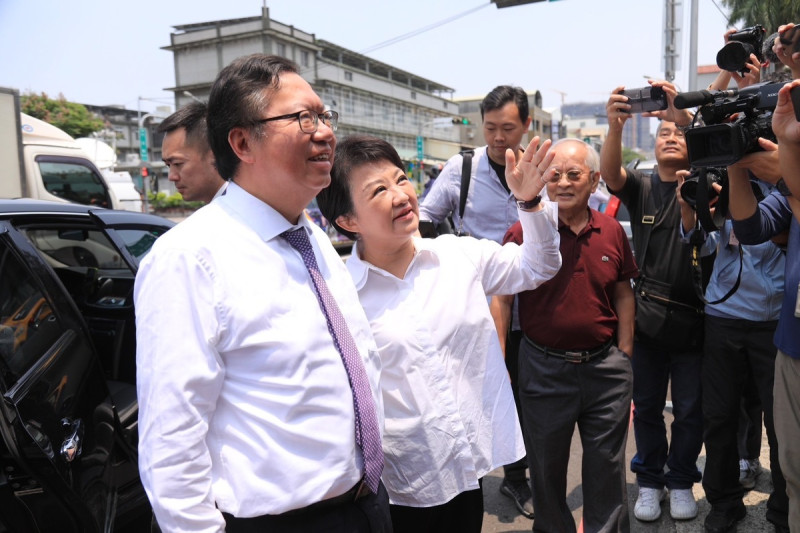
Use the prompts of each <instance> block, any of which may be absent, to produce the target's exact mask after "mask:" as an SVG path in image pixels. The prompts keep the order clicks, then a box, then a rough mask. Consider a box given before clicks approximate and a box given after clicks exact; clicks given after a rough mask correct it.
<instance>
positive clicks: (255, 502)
mask: <svg viewBox="0 0 800 533" xmlns="http://www.w3.org/2000/svg"><path fill="white" fill-rule="evenodd" d="M337 119H338V116H337V115H336V113H334V112H330V111H325V108H324V106H323V104H322V101H321V100H320V98H319V97H318V96H317V94H316V93H314V91H313V90H312V88H311V86H310V85H309V84H308V83H307V82H306V81H305V80H304V79H303V78H302V77H301V76H300V75H299V74H298V73H297V67H296V65H294V63H292V62H290V61H288V60H286V59H284V58H281V57H277V56H266V55H263V54H254V55H252V56H247V57H242V58H239V59H237V60H235V61H234V62H233V63H231V64H230V65H228V66H227V67H226V68H224V69H223V70H222V72H220V74H219V76H218V77H217V80H216V81H215V83H214V85H213V87H212V89H211V95H210V99H209V104H208V126H209V141H210V145H211V148H212V150H213V151H214V157H215V159H216V164H217V168H218V169H219V171H220V174H221V175H222V176H223V177H224V178H226V179H228V180H230V183H229V186H228V188H227V191H226V193H225V195H223V196H220V197H219V198H217V199H216V200H215V201H214V202H212V203H210V204H209V205H207V206H205V207H203V208H202V209H200V210H198V211H197V212H196V213H195V214H193V215H192V216H191V217H189V218H188V219H187V220H185V221H184V222H181V224H179V225H178V226H176V227H175V228H173V229H172V230H170V231H169V232H168V233H167V234H166V235H164V236H163V237H162V238H161V239H159V240H158V242H157V243H156V245H155V246H154V247H153V250H152V251H151V252H150V254H149V255H148V256H147V257H146V258H145V260H144V261H143V262H142V266H141V268H140V269H139V273H138V275H137V279H136V289H135V302H136V310H137V341H138V348H137V368H138V383H137V386H138V394H139V404H140V411H139V427H140V432H141V435H140V445H139V454H140V456H139V468H140V472H141V477H142V482H143V484H144V487H145V489H146V491H147V494H148V497H149V498H150V501H151V503H152V505H153V510H154V512H155V516H156V518H157V520H158V522H159V525H160V526H161V528H162V530H164V531H192V532H201V531H202V532H221V531H227V532H233V533H236V532H250V531H270V532H272V531H287V532H288V531H291V532H298V531H299V532H303V531H309V532H311V531H319V530H322V529H323V527H324V528H326V529H325V531H348V532H350V531H353V532H365V533H366V532H383V531H391V526H390V521H389V512H388V498H387V496H386V491H385V489H384V488H383V485H379V484H378V483H377V478H376V477H375V473H376V472H377V474H378V476H379V474H380V468H381V467H382V466H381V465H382V464H383V461H382V455H381V456H380V465H379V466H378V467H377V470H376V468H375V465H376V462H375V461H374V460H373V459H372V458H374V457H375V455H371V452H370V451H369V450H371V449H372V448H370V446H369V445H368V444H362V440H361V439H362V438H365V437H364V434H365V432H364V431H359V428H362V427H363V425H362V422H363V419H364V418H365V416H364V413H366V412H367V411H365V408H366V409H368V410H370V412H371V413H372V419H373V421H374V422H373V425H372V427H373V428H374V429H375V432H374V433H370V435H371V434H374V435H376V436H377V437H379V436H380V433H381V432H382V427H383V406H382V401H381V396H380V386H379V377H380V359H379V357H378V355H377V352H376V347H375V342H374V340H373V338H372V334H371V332H370V330H369V324H368V322H367V320H366V317H365V315H364V312H363V310H362V308H361V306H360V304H359V301H358V296H357V294H356V291H355V288H354V286H353V283H352V281H351V279H350V277H349V275H348V273H347V271H346V269H345V266H344V264H343V263H342V261H341V259H340V258H339V256H338V254H337V253H336V252H335V250H334V249H333V247H332V246H331V244H330V241H329V240H328V237H327V236H326V235H325V234H324V233H323V232H322V231H321V230H320V229H319V228H317V227H316V226H315V225H314V224H312V223H310V222H309V221H308V220H307V218H306V217H304V216H302V213H303V208H304V207H305V206H306V205H307V204H308V203H309V202H310V201H311V199H312V198H313V197H314V196H315V195H316V194H317V192H318V191H319V190H320V189H322V188H323V187H325V186H326V185H328V183H329V181H330V170H331V164H332V160H333V152H334V148H335V145H336V139H335V137H334V134H333V131H334V129H335V128H336V121H337ZM294 230H299V231H297V232H295V233H293V234H291V235H289V236H287V235H288V234H287V233H286V232H289V231H294ZM301 234H302V235H303V237H302V240H305V238H306V237H307V239H308V241H310V246H311V250H310V251H309V253H307V254H303V253H302V252H301V253H298V250H296V249H295V248H294V247H293V246H294V244H290V242H291V241H292V239H293V238H294V237H298V235H301ZM298 238H300V237H298ZM307 251H308V250H307ZM311 251H313V253H310V252H311ZM309 256H311V258H309ZM312 260H315V261H316V264H317V265H318V273H319V274H318V275H317V277H315V278H313V279H314V280H315V281H314V285H312V277H310V276H313V275H314V274H310V272H312V270H313V271H314V272H315V274H316V270H314V269H312V268H311V267H308V266H307V265H308V263H309V262H311V261H312ZM320 276H321V279H322V283H323V285H324V286H325V287H326V288H327V289H326V290H325V292H328V291H329V294H328V296H331V297H332V299H333V300H335V304H334V305H335V306H338V310H340V311H341V315H342V316H344V317H345V320H344V321H343V322H346V324H344V326H346V328H345V329H346V330H349V336H348V339H349V337H352V339H349V341H350V342H349V346H350V347H351V348H353V349H352V350H350V351H349V353H350V354H354V355H352V357H351V358H349V359H348V358H347V357H345V356H344V355H343V354H342V355H340V351H339V347H340V344H341V342H340V340H337V341H336V343H334V337H333V335H334V333H333V332H336V333H337V334H341V331H342V328H341V326H342V324H341V323H336V324H335V325H333V326H329V321H328V320H327V317H326V315H330V313H329V312H327V311H323V306H324V305H330V301H329V300H325V302H326V303H325V304H323V303H322V302H323V300H324V297H323V296H320V299H319V300H318V297H317V292H316V290H315V287H317V286H318V285H317V284H318V283H320V281H319V279H318V278H319V277H320ZM320 293H321V294H322V293H323V291H322V290H320ZM327 309H328V310H330V307H328V308H327ZM329 327H331V330H330V331H331V332H330V333H329ZM341 338H342V337H337V339H341ZM345 344H348V343H345ZM342 351H343V352H345V351H347V350H346V349H344V348H343V349H342ZM343 359H344V362H345V364H348V363H349V365H350V366H348V367H347V370H346V369H345V364H343ZM354 361H355V363H356V366H357V367H359V368H360V372H361V377H365V378H366V379H363V380H362V381H361V382H360V385H361V386H359V387H356V386H354V387H353V388H351V386H350V382H349V376H348V373H351V372H352V368H353V366H352V365H353V362H354ZM365 385H366V387H365ZM356 389H358V390H360V391H364V390H365V389H366V397H367V399H368V403H364V399H363V398H364V394H361V396H360V398H361V400H360V401H361V403H358V401H359V400H356V399H355V398H356V397H357V396H359V395H358V393H356V392H355V391H356ZM357 411H358V412H360V413H362V416H361V417H359V418H357V415H356V412H357ZM367 418H369V417H367ZM357 431H358V434H357ZM373 441H374V440H373ZM377 445H378V446H380V441H379V440H378V442H377ZM378 449H380V448H378ZM362 450H364V451H363V452H362ZM365 480H366V481H365ZM367 487H373V488H374V490H371V489H369V488H367Z"/></svg>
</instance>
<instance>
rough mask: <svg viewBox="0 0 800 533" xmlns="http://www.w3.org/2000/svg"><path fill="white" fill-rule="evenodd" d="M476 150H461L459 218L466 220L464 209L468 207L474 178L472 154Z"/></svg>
mask: <svg viewBox="0 0 800 533" xmlns="http://www.w3.org/2000/svg"><path fill="white" fill-rule="evenodd" d="M473 155H475V151H474V150H464V151H463V152H461V157H462V162H461V197H460V198H459V200H458V218H460V219H461V220H462V225H463V220H464V209H465V208H466V207H467V196H469V182H470V179H471V178H472V156H473Z"/></svg>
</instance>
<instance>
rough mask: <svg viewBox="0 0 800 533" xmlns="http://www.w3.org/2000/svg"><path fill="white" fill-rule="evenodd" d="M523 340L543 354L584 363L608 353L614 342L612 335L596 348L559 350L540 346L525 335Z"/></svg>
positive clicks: (571, 361) (569, 361)
mask: <svg viewBox="0 0 800 533" xmlns="http://www.w3.org/2000/svg"><path fill="white" fill-rule="evenodd" d="M525 340H526V341H527V342H528V344H530V345H531V346H533V347H534V348H536V349H537V350H539V351H540V352H542V353H543V354H544V355H545V356H551V355H552V356H553V357H558V358H559V359H563V360H565V361H566V362H568V363H586V362H588V361H591V360H592V359H594V358H596V357H600V356H604V355H606V354H607V353H608V350H609V349H610V348H611V346H612V345H613V344H614V337H611V338H610V339H608V340H607V341H606V342H605V343H604V344H602V345H601V346H598V347H597V348H592V349H590V350H576V351H571V350H559V349H557V348H548V347H547V346H541V345H539V344H536V343H535V342H533V341H532V340H531V339H530V338H528V336H527V335H525Z"/></svg>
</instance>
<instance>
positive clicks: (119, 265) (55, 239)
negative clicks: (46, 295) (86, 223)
mask: <svg viewBox="0 0 800 533" xmlns="http://www.w3.org/2000/svg"><path fill="white" fill-rule="evenodd" d="M23 231H24V233H25V235H26V236H27V237H28V240H30V241H31V243H32V244H33V245H34V246H35V247H36V248H38V249H39V251H40V252H42V255H43V256H44V257H45V260H47V261H48V263H50V266H52V267H54V268H59V267H77V266H80V267H96V268H102V269H128V265H127V264H125V261H124V260H123V258H122V254H120V252H119V251H118V250H117V249H116V248H115V247H114V245H113V244H112V243H111V241H110V240H109V239H108V237H107V236H106V235H105V233H103V232H102V231H100V230H93V229H85V228H81V227H74V228H70V227H59V228H42V227H34V228H27V229H24V230H23Z"/></svg>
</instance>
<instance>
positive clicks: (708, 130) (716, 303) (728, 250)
mask: <svg viewBox="0 0 800 533" xmlns="http://www.w3.org/2000/svg"><path fill="white" fill-rule="evenodd" d="M756 28H757V30H756V29H754V28H748V29H747V30H744V31H742V32H729V33H728V34H726V41H727V43H726V45H725V47H723V49H722V50H721V51H720V54H719V55H718V61H719V58H720V56H722V55H724V53H728V55H733V52H731V50H739V51H741V50H742V49H743V48H744V45H743V44H742V43H740V42H735V41H731V39H733V38H735V37H741V36H745V37H747V38H752V39H754V42H753V43H752V46H749V45H748V47H747V48H746V49H747V50H748V51H749V52H750V53H749V54H748V58H749V60H748V61H747V62H746V65H741V64H740V63H736V64H733V63H728V64H726V65H725V66H723V65H720V66H721V67H723V68H726V69H727V71H730V72H723V73H721V74H720V76H719V77H718V78H717V80H716V82H715V84H713V85H714V86H716V87H720V88H723V87H726V86H727V85H728V82H729V80H730V78H731V77H734V79H735V81H736V83H737V86H738V88H737V89H735V90H724V91H699V92H696V93H683V94H679V95H678V96H677V97H676V99H675V105H676V107H681V108H685V107H690V106H693V105H700V106H701V107H700V109H699V111H698V114H699V116H700V117H702V121H703V122H704V124H705V125H701V126H697V127H694V128H692V129H689V130H688V131H687V132H686V142H687V147H688V151H689V161H690V162H691V163H692V165H693V167H695V168H694V169H693V170H692V172H691V173H690V172H681V173H679V178H678V179H679V193H678V194H677V200H678V203H679V204H680V207H681V228H680V232H681V236H682V239H683V241H684V242H686V243H691V244H692V245H693V265H694V268H695V287H696V290H698V291H699V292H700V291H702V286H701V285H700V278H701V276H700V271H699V268H698V266H699V264H700V263H699V257H698V256H710V255H712V254H716V257H715V259H714V265H713V269H712V271H711V278H710V280H709V283H708V286H707V288H706V290H705V294H704V295H703V294H702V293H701V297H702V298H703V300H704V301H705V325H704V326H705V337H704V346H703V354H704V360H703V370H702V383H703V424H704V431H703V442H704V444H705V448H706V466H705V469H704V472H703V488H704V490H705V492H706V497H707V499H708V501H709V503H710V504H711V511H710V512H709V514H708V515H707V516H706V519H705V529H706V531H708V532H710V533H714V532H726V531H730V530H733V528H734V527H735V524H736V523H737V522H739V521H740V520H742V519H743V518H744V517H745V515H746V513H747V510H746V508H745V505H744V503H743V496H744V492H745V488H744V487H743V486H742V485H741V484H740V483H739V476H738V474H739V468H738V466H739V462H740V458H742V457H743V456H741V455H740V450H739V446H738V445H737V444H738V429H739V425H740V423H741V419H740V409H739V407H740V405H741V403H742V400H743V398H744V397H745V394H744V393H745V390H746V387H747V386H748V383H752V384H753V385H754V386H755V389H756V391H757V393H758V397H759V399H760V402H761V405H762V407H763V410H764V424H765V427H766V431H767V439H768V441H769V445H770V465H771V468H770V470H771V473H772V482H773V487H774V489H773V492H772V494H771V495H770V499H769V503H768V505H767V519H768V520H769V521H770V522H772V523H773V524H775V527H776V530H777V531H782V530H783V528H785V527H787V525H788V523H787V513H788V498H787V496H786V492H785V485H786V483H785V480H784V478H783V475H782V472H781V468H780V462H779V460H778V450H779V447H778V441H777V438H776V436H775V428H774V425H773V416H772V414H773V413H772V403H773V399H772V390H773V383H774V371H773V369H774V361H775V355H776V351H775V347H774V345H773V344H772V337H773V335H774V332H775V328H776V326H777V321H778V316H779V313H780V307H781V298H782V296H783V292H784V270H785V254H784V253H783V251H782V250H781V248H780V247H778V246H777V245H776V244H775V243H773V242H772V241H769V240H767V241H766V242H763V243H761V244H755V245H747V246H742V245H740V243H739V240H738V238H737V234H736V232H735V231H734V230H733V223H732V221H731V220H730V219H729V218H728V217H727V216H726V215H727V214H728V202H729V196H728V195H729V190H728V182H729V170H728V168H726V165H732V164H734V163H736V162H737V161H740V164H739V166H737V167H736V168H733V167H730V168H731V169H732V170H731V172H733V173H734V174H735V175H736V177H737V178H740V177H742V175H743V181H742V182H739V181H737V182H736V183H737V185H740V186H741V187H747V188H748V194H749V195H750V197H752V198H753V199H755V198H756V197H757V196H760V197H761V198H764V196H765V194H768V193H769V189H770V186H769V185H768V184H767V183H760V182H757V181H751V180H750V176H749V175H748V174H747V172H746V171H744V170H742V169H743V168H748V169H749V170H753V171H757V172H756V174H757V175H759V176H761V175H762V174H763V175H767V174H769V175H770V177H772V175H773V174H774V173H775V172H777V171H778V169H777V165H776V162H777V159H776V158H775V157H774V156H772V155H768V154H770V153H771V152H762V151H761V150H772V149H773V147H774V146H775V145H774V143H769V144H767V142H768V141H766V140H765V139H763V137H770V138H772V139H774V135H773V134H772V127H771V119H772V111H773V110H774V108H775V104H776V103H777V92H778V88H779V87H780V84H764V83H758V82H759V76H760V66H761V61H762V58H763V55H762V54H761V53H760V52H761V39H762V38H763V33H764V31H763V28H760V27H756ZM757 51H758V52H759V53H756V52H757ZM728 59H730V57H729V58H728ZM742 72H744V73H745V75H740V74H741V73H742ZM712 88H713V87H712ZM753 152H759V153H758V154H754V153H753ZM748 154H750V155H748ZM759 156H766V157H759ZM753 162H759V163H758V164H755V163H753ZM748 165H750V166H748ZM774 179H777V178H774ZM737 192H740V191H738V190H737ZM730 194H731V195H732V194H734V193H733V192H731V193H730ZM731 201H733V200H732V199H731ZM712 215H713V216H712ZM699 220H701V221H702V225H700V226H699V227H698V221H699ZM753 423H757V424H759V426H760V423H761V420H760V417H759V419H758V420H754V421H753ZM756 458H757V457H756Z"/></svg>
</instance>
